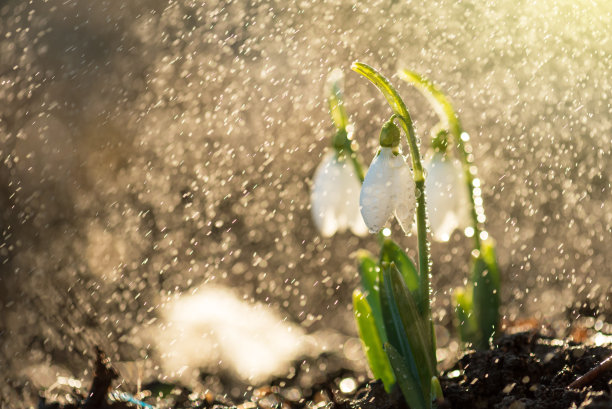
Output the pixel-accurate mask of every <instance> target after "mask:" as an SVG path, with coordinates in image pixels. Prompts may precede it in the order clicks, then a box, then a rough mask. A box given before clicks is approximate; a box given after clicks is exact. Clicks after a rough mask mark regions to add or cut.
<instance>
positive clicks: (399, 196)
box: [392, 155, 416, 234]
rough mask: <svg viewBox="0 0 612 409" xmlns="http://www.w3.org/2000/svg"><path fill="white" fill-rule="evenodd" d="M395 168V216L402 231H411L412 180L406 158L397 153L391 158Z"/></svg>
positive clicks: (413, 202)
mask: <svg viewBox="0 0 612 409" xmlns="http://www.w3.org/2000/svg"><path fill="white" fill-rule="evenodd" d="M392 161H393V167H394V169H395V171H394V174H393V207H394V209H395V210H394V214H395V218H396V219H397V221H398V223H399V224H400V226H401V228H402V230H404V233H406V234H410V233H411V232H412V225H413V224H414V213H415V204H416V200H415V196H414V189H415V186H414V180H413V178H412V171H411V170H410V167H409V166H408V164H407V163H406V160H405V159H404V158H403V157H402V156H401V155H398V156H396V157H395V158H393V159H392Z"/></svg>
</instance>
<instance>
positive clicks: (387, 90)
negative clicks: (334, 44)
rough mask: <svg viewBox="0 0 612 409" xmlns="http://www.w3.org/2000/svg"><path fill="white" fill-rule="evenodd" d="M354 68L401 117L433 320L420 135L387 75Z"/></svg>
mask: <svg viewBox="0 0 612 409" xmlns="http://www.w3.org/2000/svg"><path fill="white" fill-rule="evenodd" d="M351 69H352V70H353V71H355V72H357V73H358V74H361V75H363V76H364V77H366V78H367V79H368V80H370V82H372V83H373V84H374V85H375V86H376V87H377V88H378V89H379V90H380V91H381V92H382V93H383V95H384V96H385V98H386V99H387V102H388V103H389V105H390V106H391V109H392V110H393V113H394V114H395V115H396V116H397V118H398V119H400V124H401V126H402V128H403V130H404V133H405V134H406V138H407V140H408V147H409V149H410V157H411V159H412V169H413V178H414V183H415V187H416V196H417V241H418V248H419V281H420V283H419V290H420V303H421V305H420V310H421V312H422V314H423V315H424V316H426V317H429V319H431V305H430V303H429V298H430V284H429V283H430V279H431V278H430V267H431V265H430V258H429V243H428V242H427V212H426V209H425V174H424V172H423V165H422V164H421V155H420V153H419V146H418V142H417V138H416V135H415V132H414V127H413V125H412V119H411V118H410V114H409V113H408V109H406V105H405V104H404V101H403V100H402V98H401V97H400V96H399V94H398V93H397V91H396V90H395V88H393V86H392V85H391V83H389V80H387V79H386V78H385V77H384V76H382V75H381V74H380V73H378V71H376V70H375V69H374V68H372V67H370V66H369V65H366V64H363V63H360V62H354V63H353V65H352V66H351Z"/></svg>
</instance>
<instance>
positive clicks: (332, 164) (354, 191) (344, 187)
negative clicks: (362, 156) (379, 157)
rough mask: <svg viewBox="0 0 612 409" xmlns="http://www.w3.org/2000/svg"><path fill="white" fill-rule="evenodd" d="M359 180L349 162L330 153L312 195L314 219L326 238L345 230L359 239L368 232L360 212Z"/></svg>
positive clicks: (316, 178)
mask: <svg viewBox="0 0 612 409" xmlns="http://www.w3.org/2000/svg"><path fill="white" fill-rule="evenodd" d="M360 188H361V186H360V183H359V179H358V178H357V175H356V174H355V170H354V169H353V166H352V164H351V163H350V162H348V161H347V160H344V159H338V155H337V154H336V152H329V153H327V154H326V155H325V157H324V158H323V161H322V162H321V164H320V165H319V167H318V168H317V170H316V172H315V175H314V181H313V186H312V193H311V196H310V205H311V211H312V218H313V220H314V222H315V225H316V226H317V229H318V230H319V232H320V233H321V235H322V236H324V237H331V236H333V235H334V234H335V233H336V232H337V231H338V232H343V231H345V230H346V229H351V231H352V232H353V233H354V234H356V235H357V236H363V235H365V234H366V233H367V232H368V228H367V227H366V225H365V223H364V222H363V219H362V217H361V213H360V212H359V197H358V194H359V189H360Z"/></svg>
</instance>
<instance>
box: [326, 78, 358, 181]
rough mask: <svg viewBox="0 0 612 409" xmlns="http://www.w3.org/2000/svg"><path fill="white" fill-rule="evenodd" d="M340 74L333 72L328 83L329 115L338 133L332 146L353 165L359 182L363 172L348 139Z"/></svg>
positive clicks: (347, 121) (347, 123) (347, 122)
mask: <svg viewBox="0 0 612 409" xmlns="http://www.w3.org/2000/svg"><path fill="white" fill-rule="evenodd" d="M342 79H343V76H342V73H341V72H334V73H333V75H332V76H331V78H330V81H329V87H330V90H329V91H330V92H329V97H328V103H329V114H330V116H331V119H332V121H333V122H334V125H335V126H336V129H337V130H338V132H337V133H336V136H335V137H334V140H333V142H332V145H333V147H334V149H335V150H336V153H337V154H338V155H341V154H345V155H346V156H347V157H348V158H349V159H350V161H351V163H352V164H353V169H354V170H355V174H356V175H357V177H358V178H359V180H360V181H361V182H363V179H364V177H365V174H364V172H363V165H362V164H361V161H360V160H359V158H358V157H357V153H356V152H355V151H354V150H353V147H352V146H351V142H352V141H351V140H350V139H349V138H348V131H347V129H346V128H347V127H348V126H349V119H348V115H347V113H346V109H345V108H344V97H343V95H342Z"/></svg>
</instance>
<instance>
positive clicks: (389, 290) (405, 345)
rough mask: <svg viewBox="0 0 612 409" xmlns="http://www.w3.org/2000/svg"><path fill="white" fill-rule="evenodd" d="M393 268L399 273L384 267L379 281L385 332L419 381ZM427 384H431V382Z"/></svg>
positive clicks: (392, 266)
mask: <svg viewBox="0 0 612 409" xmlns="http://www.w3.org/2000/svg"><path fill="white" fill-rule="evenodd" d="M391 268H392V269H393V270H395V271H397V269H396V268H395V266H394V265H393V264H391V266H383V267H382V269H381V271H380V273H379V280H380V283H381V286H380V305H381V309H382V316H383V322H384V325H385V331H386V333H387V339H388V340H389V343H390V344H391V345H393V347H394V348H395V349H397V350H398V351H399V353H400V354H401V356H402V357H404V359H405V360H406V364H407V365H408V368H409V369H410V371H411V373H412V375H413V376H414V378H415V379H417V380H418V379H419V371H418V368H417V364H416V361H415V358H414V356H413V354H412V349H411V347H410V344H409V341H408V337H407V336H406V329H405V328H404V323H403V322H402V317H401V315H400V311H399V308H398V304H397V301H396V299H395V295H394V293H393V284H392V282H391V278H390V277H389V270H391ZM398 275H399V273H398ZM427 382H428V383H429V380H428V381H427ZM419 388H420V384H419Z"/></svg>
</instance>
